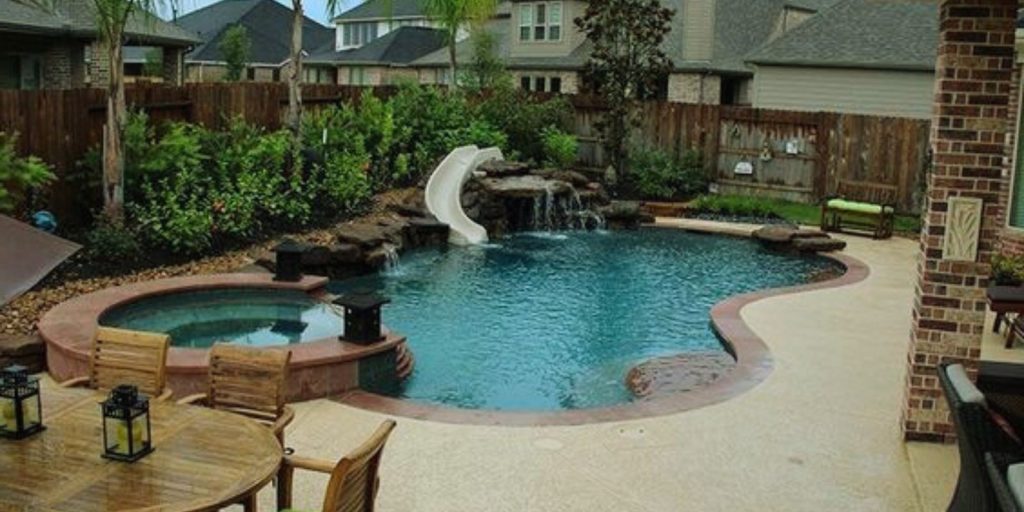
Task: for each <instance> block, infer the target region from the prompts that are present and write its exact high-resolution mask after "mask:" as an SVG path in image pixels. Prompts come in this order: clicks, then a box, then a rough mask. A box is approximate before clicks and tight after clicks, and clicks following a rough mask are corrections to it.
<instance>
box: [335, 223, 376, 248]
mask: <svg viewBox="0 0 1024 512" xmlns="http://www.w3.org/2000/svg"><path fill="white" fill-rule="evenodd" d="M338 241H339V242H341V243H350V244H355V245H358V246H359V247H361V248H363V249H373V248H375V247H379V246H380V245H381V244H383V243H384V242H386V241H387V236H385V234H384V231H383V230H382V229H381V226H375V225H372V224H345V225H344V226H342V227H341V229H340V230H338Z"/></svg>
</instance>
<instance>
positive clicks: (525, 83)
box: [519, 76, 530, 91]
mask: <svg viewBox="0 0 1024 512" xmlns="http://www.w3.org/2000/svg"><path fill="white" fill-rule="evenodd" d="M519 88H520V89H522V90H524V91H529V90H530V77H528V76H523V77H520V78H519Z"/></svg>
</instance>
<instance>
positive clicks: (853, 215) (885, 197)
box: [821, 180, 899, 239]
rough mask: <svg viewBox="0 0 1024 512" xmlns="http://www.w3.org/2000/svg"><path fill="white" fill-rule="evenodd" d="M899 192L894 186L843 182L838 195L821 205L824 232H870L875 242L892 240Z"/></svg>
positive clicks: (827, 199) (840, 182)
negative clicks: (890, 238)
mask: <svg viewBox="0 0 1024 512" xmlns="http://www.w3.org/2000/svg"><path fill="white" fill-rule="evenodd" d="M898 192H899V189H898V187H896V186H895V185H882V184H877V183H863V182H854V181H849V180H840V181H839V185H838V187H837V189H836V194H835V195H832V196H828V197H826V198H825V200H824V201H822V203H821V230H822V231H842V229H843V228H844V227H852V228H854V229H856V230H863V231H868V232H870V233H871V236H873V237H874V238H876V239H882V238H889V237H891V236H892V231H893V225H894V223H895V218H896V198H897V194H898ZM851 203H853V204H851ZM859 208H868V210H861V209H859Z"/></svg>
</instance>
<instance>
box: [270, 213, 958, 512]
mask: <svg viewBox="0 0 1024 512" xmlns="http://www.w3.org/2000/svg"><path fill="white" fill-rule="evenodd" d="M672 224H676V226H674V227H684V226H681V225H678V224H679V223H678V222H675V221H673V222H672ZM734 227H736V226H734ZM840 236H842V235H840ZM842 238H843V239H845V240H847V241H848V242H849V246H848V248H847V250H846V254H848V255H850V256H853V257H855V258H857V259H859V260H861V261H863V262H864V263H866V264H867V265H868V266H869V267H870V269H871V273H870V275H869V276H868V278H867V279H866V280H864V281H861V282H859V283H856V284H852V285H849V286H845V287H841V288H833V289H824V290H817V291H810V292H805V293H800V294H795V295H783V296H777V297H771V298H768V299H764V300H761V301H759V302H755V303H753V304H750V305H748V306H746V307H744V308H743V309H742V310H741V316H742V318H743V320H744V321H745V322H746V323H747V324H748V326H749V327H750V328H751V329H752V330H753V331H754V332H756V333H757V334H758V335H760V336H761V337H762V338H763V339H764V340H765V342H766V343H767V344H768V346H769V347H770V349H771V351H772V354H773V356H774V359H775V370H774V371H773V372H772V374H771V375H769V376H768V378H767V379H766V380H765V381H764V382H762V383H761V384H760V385H758V386H757V387H756V388H754V389H752V390H750V391H748V392H746V393H744V394H742V395H740V396H737V397H734V398H732V399H730V400H728V401H725V402H722V403H719V404H715V405H711V406H707V407H703V408H700V409H695V410H691V411H686V412H683V413H679V414H674V415H668V416H661V417H653V418H644V419H637V420H630V421H623V422H615V423H602V424H589V425H581V426H571V427H495V426H474V425H454V424H445V423H435V422H428V421H420V420H413V419H407V418H396V419H397V421H398V427H397V429H396V430H395V432H394V434H393V435H392V438H391V441H390V443H389V445H388V447H387V448H386V450H385V456H384V462H383V466H382V469H381V480H382V481H381V491H380V497H379V510H381V511H382V512H405V511H474V512H475V511H527V510H536V511H588V512H589V511H688V510H694V511H718V510H722V511H736V510H752V511H753V510H757V511H766V510H787V511H794V510H808V511H820V510H865V511H881V510H896V511H902V510H907V511H931V510H944V509H945V505H946V504H947V503H948V499H949V496H950V495H951V494H952V489H953V485H954V482H955V479H956V472H957V456H956V450H955V447H954V446H951V445H926V444H918V443H909V444H907V443H904V442H903V441H902V439H901V436H900V428H899V421H900V420H899V418H900V411H901V407H902V403H903V383H904V377H905V370H906V362H905V360H906V350H907V344H908V342H909V332H910V307H911V301H912V298H913V289H914V288H913V287H914V278H915V275H916V273H915V271H914V268H915V257H916V254H917V243H916V242H914V241H911V240H906V239H891V240H885V241H875V240H871V239H868V238H861V237H847V236H842ZM295 408H296V410H297V417H296V419H295V421H294V423H293V424H292V425H291V426H290V427H289V429H288V432H287V444H288V445H289V446H291V447H293V448H295V451H296V454H298V455H308V456H316V457H320V458H325V459H337V458H339V457H341V456H342V455H344V454H345V453H346V452H348V451H349V450H351V449H352V448H354V447H355V446H357V445H358V444H359V443H360V442H361V441H362V440H363V439H365V438H366V437H367V436H368V435H369V434H370V433H371V432H372V431H373V429H374V428H375V427H376V426H377V424H378V423H379V422H380V421H382V420H383V419H385V418H386V416H384V415H381V414H377V413H373V412H367V411H364V410H360V409H356V408H353V407H350V406H347V405H343V404H340V403H337V402H335V401H331V400H316V401H312V402H305V403H299V404H295ZM326 483H327V479H326V477H324V476H321V475H315V474H310V473H303V472H300V473H298V474H297V475H296V479H295V485H296V489H295V490H296V494H295V495H296V502H295V507H296V508H297V509H301V510H319V507H320V505H321V500H322V497H323V491H324V488H325V487H326ZM260 499H261V506H262V507H264V510H273V490H272V489H267V490H265V491H264V492H263V493H261V496H260Z"/></svg>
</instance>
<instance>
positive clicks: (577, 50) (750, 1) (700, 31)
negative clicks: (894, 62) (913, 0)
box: [413, 0, 835, 104]
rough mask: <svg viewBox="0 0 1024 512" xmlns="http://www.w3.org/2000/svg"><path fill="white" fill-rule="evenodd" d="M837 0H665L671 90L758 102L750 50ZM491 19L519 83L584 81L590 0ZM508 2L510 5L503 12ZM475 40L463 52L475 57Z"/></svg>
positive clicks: (430, 62) (560, 1)
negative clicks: (581, 21)
mask: <svg viewBox="0 0 1024 512" xmlns="http://www.w3.org/2000/svg"><path fill="white" fill-rule="evenodd" d="M834 1H835V0H664V1H663V4H664V5H665V6H667V7H670V8H672V9H674V10H675V16H673V19H672V22H671V28H672V30H671V32H670V33H669V34H668V36H667V37H666V40H665V42H664V44H663V50H664V51H665V53H666V54H667V55H668V56H669V57H670V58H671V59H672V62H673V65H674V69H673V72H672V73H671V75H670V76H669V77H668V80H667V83H666V84H665V85H664V91H663V93H662V94H663V95H664V96H665V97H666V98H668V99H669V100H672V101H683V102H690V103H710V104H718V103H727V104H737V103H739V104H746V103H750V90H751V84H752V83H753V76H754V72H753V68H752V67H751V66H750V65H748V64H747V63H746V62H745V60H744V58H745V56H746V55H748V54H749V53H751V52H753V51H754V50H756V49H758V48H760V47H761V46H763V45H764V44H766V43H768V42H770V41H772V40H773V39H774V38H777V37H779V36H781V35H782V34H784V33H785V32H787V31H789V30H792V29H793V28H795V27H796V26H797V25H799V24H801V23H802V22H804V21H805V20H807V19H808V18H810V17H812V16H813V15H814V14H815V13H816V12H817V11H819V10H821V9H823V8H826V7H828V6H830V5H831V4H833V3H834ZM502 8H503V9H499V15H498V16H497V17H496V18H495V19H494V20H492V21H491V23H489V25H488V30H490V31H492V32H493V33H494V34H495V35H497V36H498V38H499V49H498V54H499V57H500V58H501V59H502V60H504V61H505V63H506V65H507V67H508V69H509V70H510V71H511V72H512V73H513V75H515V79H516V83H518V84H520V86H521V87H523V88H527V89H532V90H543V91H553V92H563V93H574V92H577V91H579V90H580V89H581V88H583V87H584V84H582V80H581V76H580V72H581V71H582V70H583V67H584V65H585V63H586V61H587V59H588V57H589V54H590V43H589V42H588V41H587V40H586V36H585V34H583V33H581V32H580V31H579V30H578V29H577V28H576V26H575V23H574V21H573V20H574V19H575V18H577V17H580V16H582V15H583V14H584V11H585V9H586V2H583V1H579V0H556V1H525V0H512V1H510V2H505V3H503V4H502ZM502 10H503V11H504V12H502ZM471 56H472V48H471V46H470V42H469V41H464V42H462V43H460V44H459V47H458V51H457V58H458V60H459V61H460V62H463V63H464V62H468V60H469V59H471V58H472V57H471ZM447 62H448V57H447V54H446V53H445V52H444V51H439V52H435V53H433V54H430V55H428V56H426V57H424V58H422V59H419V60H418V61H416V62H414V63H413V66H416V67H420V68H438V67H443V66H446V65H447Z"/></svg>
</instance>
